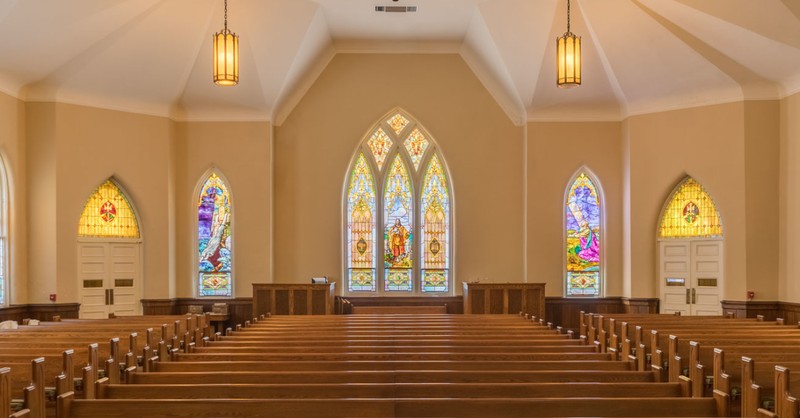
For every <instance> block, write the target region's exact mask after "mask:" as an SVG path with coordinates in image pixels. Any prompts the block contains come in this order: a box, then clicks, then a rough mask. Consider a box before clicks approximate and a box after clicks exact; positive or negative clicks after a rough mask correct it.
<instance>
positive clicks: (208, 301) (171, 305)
mask: <svg viewBox="0 0 800 418" xmlns="http://www.w3.org/2000/svg"><path fill="white" fill-rule="evenodd" d="M215 303H225V304H227V305H228V314H230V316H231V318H230V320H229V321H228V323H227V324H226V326H235V325H236V324H244V321H249V320H251V319H253V298H246V297H243V298H233V299H230V298H175V299H142V313H143V314H145V315H183V314H185V313H187V312H189V305H202V306H203V312H211V307H212V306H213V305H214V304H215Z"/></svg>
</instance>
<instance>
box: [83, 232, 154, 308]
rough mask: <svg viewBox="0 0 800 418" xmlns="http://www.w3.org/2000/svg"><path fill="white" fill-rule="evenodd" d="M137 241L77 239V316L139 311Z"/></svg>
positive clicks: (139, 287)
mask: <svg viewBox="0 0 800 418" xmlns="http://www.w3.org/2000/svg"><path fill="white" fill-rule="evenodd" d="M141 265H142V263H141V244H140V243H139V242H101V241H98V242H94V241H88V242H79V243H78V282H79V283H78V285H79V288H80V302H81V307H80V317H81V318H107V317H108V315H109V314H114V315H140V314H141V303H140V298H141V295H140V289H141V285H140V282H141Z"/></svg>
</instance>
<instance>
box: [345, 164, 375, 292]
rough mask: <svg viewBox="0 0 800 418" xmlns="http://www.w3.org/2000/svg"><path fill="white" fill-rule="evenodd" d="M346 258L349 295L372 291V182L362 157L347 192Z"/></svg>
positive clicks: (373, 188)
mask: <svg viewBox="0 0 800 418" xmlns="http://www.w3.org/2000/svg"><path fill="white" fill-rule="evenodd" d="M347 254H348V261H347V267H348V269H349V284H348V286H349V289H350V291H375V273H374V269H375V182H374V181H373V177H372V170H370V168H369V164H367V159H366V157H364V154H359V155H358V158H356V163H355V165H354V166H353V171H352V172H351V173H350V185H349V187H348V189H347Z"/></svg>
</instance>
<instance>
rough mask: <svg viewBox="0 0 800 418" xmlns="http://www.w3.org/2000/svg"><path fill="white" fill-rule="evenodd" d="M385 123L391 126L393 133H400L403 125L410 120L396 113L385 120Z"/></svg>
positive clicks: (403, 127) (406, 124)
mask: <svg viewBox="0 0 800 418" xmlns="http://www.w3.org/2000/svg"><path fill="white" fill-rule="evenodd" d="M386 123H387V124H389V126H391V127H392V130H393V131H394V133H395V134H397V135H400V132H402V131H403V129H405V127H406V126H408V124H409V123H411V122H410V121H409V120H408V119H406V118H404V117H403V115H401V114H399V113H398V114H396V115H394V116H392V117H391V118H389V120H387V121H386Z"/></svg>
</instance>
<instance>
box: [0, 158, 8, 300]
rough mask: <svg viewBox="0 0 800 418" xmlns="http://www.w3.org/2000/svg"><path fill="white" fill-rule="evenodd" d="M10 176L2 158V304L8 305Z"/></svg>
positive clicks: (0, 285)
mask: <svg viewBox="0 0 800 418" xmlns="http://www.w3.org/2000/svg"><path fill="white" fill-rule="evenodd" d="M8 205H9V199H8V177H7V176H6V167H5V164H3V160H2V158H0V306H6V305H8V302H9V301H8V283H9V276H8V271H9V269H8V253H9V251H8Z"/></svg>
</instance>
